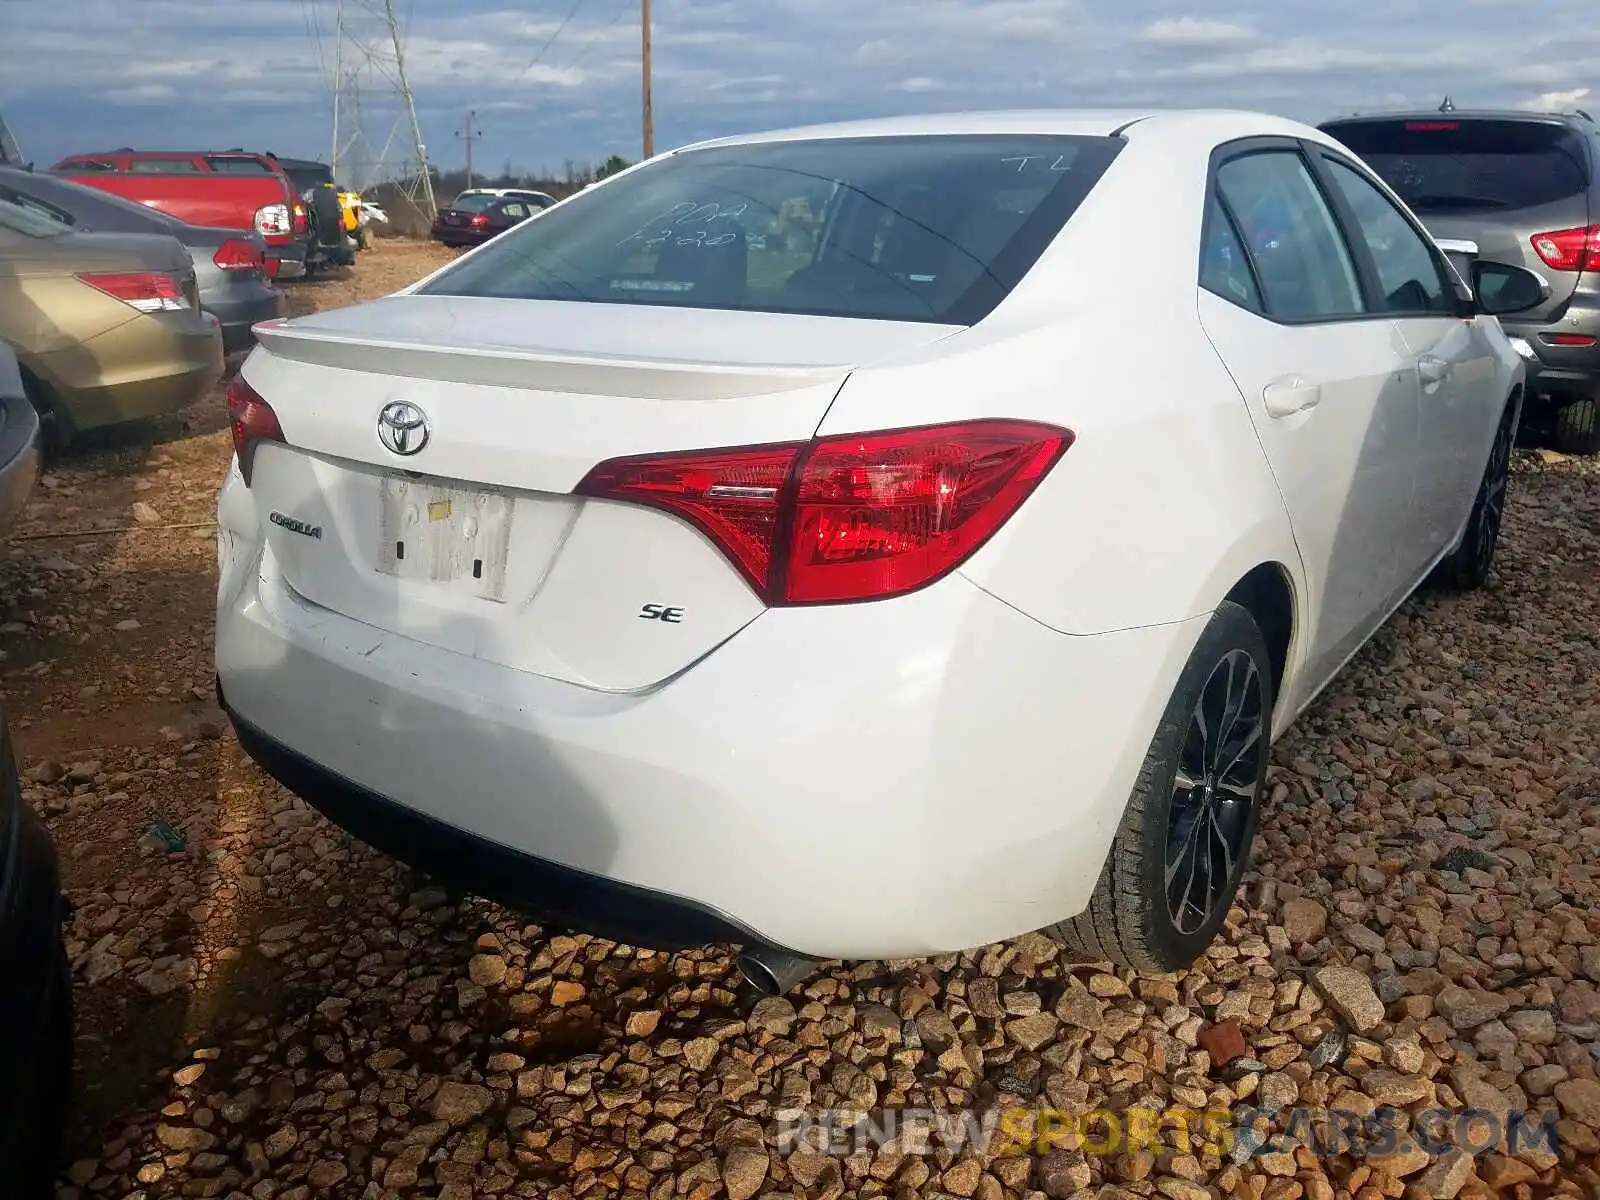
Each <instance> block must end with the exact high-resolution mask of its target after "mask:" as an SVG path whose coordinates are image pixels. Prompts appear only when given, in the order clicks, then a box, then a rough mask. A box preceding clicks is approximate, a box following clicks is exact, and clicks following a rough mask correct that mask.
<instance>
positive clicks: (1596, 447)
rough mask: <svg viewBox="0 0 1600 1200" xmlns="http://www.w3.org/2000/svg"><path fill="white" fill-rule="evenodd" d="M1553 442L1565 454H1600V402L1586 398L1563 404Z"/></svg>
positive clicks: (1558, 411)
mask: <svg viewBox="0 0 1600 1200" xmlns="http://www.w3.org/2000/svg"><path fill="white" fill-rule="evenodd" d="M1551 440H1552V441H1553V442H1554V443H1555V448H1556V449H1557V450H1559V451H1561V453H1563V454H1600V401H1596V399H1595V398H1594V397H1593V396H1586V397H1584V398H1582V399H1578V400H1568V401H1566V402H1565V403H1564V404H1562V405H1561V407H1560V408H1558V409H1557V410H1556V427H1555V436H1554V437H1553V438H1552V439H1551Z"/></svg>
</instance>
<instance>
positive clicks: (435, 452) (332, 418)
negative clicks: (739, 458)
mask: <svg viewBox="0 0 1600 1200" xmlns="http://www.w3.org/2000/svg"><path fill="white" fill-rule="evenodd" d="M951 332H952V329H951V328H950V327H948V326H938V325H928V324H908V323H907V324H902V323H897V322H887V321H863V320H853V319H843V318H827V317H797V316H793V315H779V314H772V313H757V312H726V311H710V310H688V309H672V308H656V307H652V308H650V309H648V310H641V309H640V308H638V307H636V306H631V305H623V304H617V305H609V304H588V303H581V304H580V303H567V302H561V301H528V300H500V299H483V298H461V297H435V296H397V297H391V298H388V299H385V300H380V301H377V302H374V303H372V304H368V305H363V306H359V307H356V308H351V309H345V310H340V311H337V312H333V313H329V314H324V315H322V316H319V317H316V318H312V319H307V320H304V321H295V322H289V323H268V324H266V325H263V326H258V336H259V338H260V341H261V345H262V349H261V350H260V351H258V352H257V354H256V355H254V356H253V357H252V358H251V359H250V360H249V361H248V362H247V363H246V365H245V368H244V376H245V379H246V381H247V382H248V384H249V385H250V386H251V387H252V388H254V389H255V390H256V391H257V392H259V393H260V395H261V396H262V397H264V398H265V399H266V400H267V402H268V403H269V404H270V405H271V406H272V408H273V410H274V411H275V413H276V415H277V417H278V420H279V423H280V424H281V426H282V429H283V432H284V435H285V438H286V441H287V444H286V445H277V444H273V443H270V442H268V443H263V444H261V445H260V446H259V447H258V448H257V450H256V452H255V455H254V458H253V462H252V468H253V475H252V480H251V493H252V495H253V496H254V499H255V502H256V505H257V508H258V512H259V516H260V518H261V520H262V522H263V526H264V528H265V529H266V537H267V542H268V547H269V555H270V559H271V565H272V566H273V568H274V569H275V570H276V571H277V572H278V573H279V574H280V576H281V578H282V580H283V582H284V583H286V584H287V585H288V586H289V587H290V588H291V589H292V590H293V592H294V593H296V594H297V595H298V596H299V597H300V598H301V599H302V600H303V601H304V602H307V603H309V604H310V605H312V606H315V607H320V608H322V609H327V610H332V611H334V612H337V613H340V614H343V615H344V616H346V617H349V618H352V619H354V620H356V621H360V622H362V623H364V624H366V625H369V626H371V627H372V628H373V630H374V631H375V636H380V637H381V636H383V635H399V636H404V637H408V638H414V639H417V640H420V641H423V642H426V643H428V644H430V645H434V646H438V647H442V648H445V649H449V650H452V651H455V652H457V653H460V654H464V655H470V656H472V657H475V658H480V659H486V660H489V661H493V662H495V663H498V664H501V665H504V666H508V667H513V668H517V669H521V670H527V671H531V672H534V673H537V674H541V675H546V676H550V677H553V678H559V679H563V680H566V681H569V682H573V683H579V684H583V685H586V686H589V687H593V688H597V689H601V690H607V691H634V690H638V689H640V688H645V687H649V686H651V685H653V684H656V683H659V682H660V681H662V680H664V679H666V678H668V677H670V676H671V675H673V674H675V673H676V672H678V671H680V670H682V669H684V668H686V667H687V666H689V665H691V664H692V663H693V662H694V661H695V660H697V659H698V658H699V657H701V656H702V655H704V654H706V653H708V652H709V651H711V650H712V649H714V648H715V647H716V646H717V645H718V644H720V643H721V642H722V641H723V640H725V639H726V638H728V637H730V636H732V635H733V634H734V633H736V632H737V631H738V630H739V629H740V628H741V627H743V626H744V625H745V624H746V623H748V622H749V621H751V620H753V619H754V618H755V617H756V616H758V615H759V614H760V613H761V612H762V611H763V610H764V606H763V604H762V602H761V601H760V599H759V598H758V597H757V596H756V595H755V593H754V592H752V591H751V589H750V588H749V586H748V585H746V583H745V582H744V580H743V578H742V576H741V575H740V574H739V573H738V571H737V569H736V568H735V567H734V566H733V565H732V564H731V563H730V562H729V561H728V560H727V558H726V557H725V556H724V555H723V554H722V553H721V552H720V551H719V550H718V549H716V548H715V547H714V546H713V545H712V543H711V542H710V541H709V540H708V539H707V538H706V537H705V536H704V535H702V534H701V533H699V532H698V531H696V530H695V529H693V528H692V527H690V526H689V525H688V524H686V523H684V522H682V521H680V520H678V519H676V518H674V517H671V516H667V515H665V514H663V513H661V512H658V511H654V510H651V509H647V508H644V507H641V506H635V505H627V504H618V503H612V502H606V501H598V500H583V499H580V498H578V497H575V496H574V495H573V494H572V493H573V489H574V488H575V487H576V486H577V484H578V483H579V482H580V481H581V480H582V479H583V477H584V476H585V475H586V474H587V473H588V472H589V471H590V470H591V469H592V468H593V467H594V466H595V465H596V464H598V463H600V462H602V461H605V460H607V459H612V458H617V457H623V456H631V455H639V454H659V453H667V452H671V451H675V450H690V449H697V448H705V447H715V446H738V445H753V444H760V443H767V442H788V441H802V440H804V439H807V438H809V437H810V436H811V435H812V433H813V431H814V430H815V429H816V427H817V424H818V422H819V421H820V420H821V418H822V416H823V414H824V413H825V412H826V411H827V408H828V406H829V404H830V403H831V402H832V400H833V398H834V396H835V395H836V394H837V392H838V390H839V388H840V386H841V385H842V384H843V382H844V380H845V378H846V377H847V376H848V374H849V372H850V371H851V370H852V369H853V368H854V367H855V366H858V365H861V364H863V363H865V362H869V361H879V360H881V359H883V358H884V357H886V356H888V355H892V354H896V353H902V352H905V351H909V350H912V349H915V348H916V347H918V346H922V345H926V344H928V343H930V342H932V341H936V340H939V339H941V338H943V337H946V336H948V335H949V334H950V333H951ZM773 347H782V351H781V352H779V351H776V350H774V349H772V348H773ZM396 403H400V404H404V405H406V406H408V407H407V408H406V409H405V410H404V414H405V421H403V422H401V424H406V422H412V421H414V419H416V418H420V419H422V420H424V421H425V422H426V430H425V435H426V436H425V440H424V429H423V426H422V425H420V424H414V423H413V424H410V425H409V426H408V430H407V436H406V438H404V439H397V438H396V437H395V436H394V434H393V433H392V432H391V435H390V441H389V442H388V443H387V444H386V443H385V442H384V441H383V440H382V438H381V437H380V429H379V421H380V413H381V412H382V411H383V410H384V409H385V406H388V405H392V404H396ZM397 445H398V446H399V448H400V449H404V450H408V451H411V452H410V453H405V454H402V453H397V452H396V448H395V447H396V446H397Z"/></svg>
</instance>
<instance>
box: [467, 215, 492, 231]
mask: <svg viewBox="0 0 1600 1200" xmlns="http://www.w3.org/2000/svg"><path fill="white" fill-rule="evenodd" d="M488 223H489V218H488V217H486V216H484V214H483V213H473V214H472V219H471V220H469V221H468V222H467V224H468V225H471V226H472V227H473V228H474V229H480V228H482V227H483V226H485V225H487V224H488Z"/></svg>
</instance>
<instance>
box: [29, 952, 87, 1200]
mask: <svg viewBox="0 0 1600 1200" xmlns="http://www.w3.org/2000/svg"><path fill="white" fill-rule="evenodd" d="M55 970H56V995H55V1006H54V1008H53V1009H52V1010H51V1014H50V1027H49V1029H48V1030H47V1031H46V1033H45V1042H44V1046H43V1053H44V1056H45V1069H46V1070H47V1072H48V1074H47V1075H46V1078H45V1083H44V1088H43V1091H42V1094H41V1095H40V1096H39V1104H38V1107H37V1108H35V1109H34V1112H33V1119H32V1123H31V1125H30V1128H29V1140H30V1141H31V1142H32V1144H33V1146H34V1157H33V1159H32V1160H31V1161H30V1162H29V1163H28V1164H27V1165H25V1166H24V1167H23V1168H22V1180H21V1192H20V1193H19V1200H52V1198H53V1197H54V1196H55V1194H56V1177H57V1175H58V1174H59V1173H60V1171H61V1167H62V1161H61V1160H62V1153H61V1152H62V1148H63V1146H64V1144H65V1137H64V1136H63V1135H64V1132H65V1126H66V1117H67V1105H68V1102H69V1101H70V1099H71V1094H72V1040H73V1028H74V1022H75V1017H74V1006H73V1003H72V968H71V967H70V966H69V965H68V963H67V953H66V949H65V947H63V948H62V950H61V952H60V955H59V957H58V959H57V962H56V967H55Z"/></svg>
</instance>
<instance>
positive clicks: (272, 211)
mask: <svg viewBox="0 0 1600 1200" xmlns="http://www.w3.org/2000/svg"><path fill="white" fill-rule="evenodd" d="M291 228H292V225H291V223H290V217H289V206H288V205H287V204H267V205H263V206H262V207H261V208H258V209H256V232H257V233H259V234H261V236H263V237H281V236H283V235H284V234H287V233H288V232H290V230H291Z"/></svg>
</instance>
